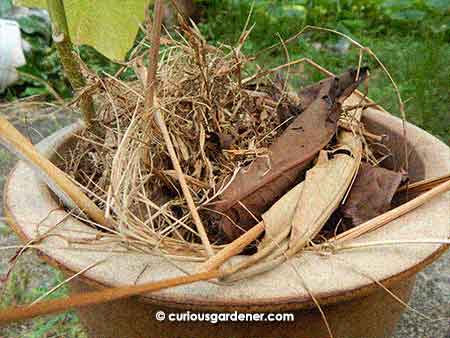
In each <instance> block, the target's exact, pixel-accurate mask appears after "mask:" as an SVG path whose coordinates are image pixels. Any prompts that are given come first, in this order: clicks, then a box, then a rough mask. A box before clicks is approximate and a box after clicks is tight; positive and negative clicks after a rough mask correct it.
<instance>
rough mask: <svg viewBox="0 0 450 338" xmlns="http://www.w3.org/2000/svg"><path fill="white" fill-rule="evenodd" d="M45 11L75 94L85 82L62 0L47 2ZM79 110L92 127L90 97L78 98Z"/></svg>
mask: <svg viewBox="0 0 450 338" xmlns="http://www.w3.org/2000/svg"><path fill="white" fill-rule="evenodd" d="M47 9H48V12H49V14H50V17H51V19H52V30H53V33H52V34H53V41H54V42H55V45H56V48H57V50H58V54H59V57H60V59H61V63H62V65H63V68H64V73H65V75H66V77H67V79H68V80H69V82H70V85H71V86H72V88H73V90H74V91H75V92H77V91H79V90H81V89H82V88H83V87H84V86H85V84H86V81H85V79H84V77H83V74H81V69H80V65H79V63H78V62H77V60H76V58H75V56H74V54H73V48H72V42H71V40H70V35H69V28H68V26H67V19H66V14H65V11H64V4H63V1H62V0H47ZM80 109H81V112H82V114H83V119H84V121H85V123H86V125H87V127H88V128H89V127H92V124H93V120H94V118H95V111H94V102H93V100H92V96H90V95H88V94H84V95H82V96H81V98H80Z"/></svg>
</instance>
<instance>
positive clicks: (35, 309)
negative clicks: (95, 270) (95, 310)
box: [0, 270, 220, 324]
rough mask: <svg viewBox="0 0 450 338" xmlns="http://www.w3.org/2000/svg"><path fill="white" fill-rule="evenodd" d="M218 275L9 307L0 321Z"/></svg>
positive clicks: (210, 273) (131, 294)
mask: <svg viewBox="0 0 450 338" xmlns="http://www.w3.org/2000/svg"><path fill="white" fill-rule="evenodd" d="M219 276H220V272H219V271H218V270H211V271H207V272H200V273H197V274H194V275H189V276H181V277H175V278H171V279H165V280H162V281H159V282H151V283H147V284H142V285H131V286H122V287H118V288H109V289H105V290H100V291H94V292H87V293H80V294H77V295H74V296H71V297H69V298H61V299H56V300H49V301H42V302H40V303H36V304H34V305H30V306H21V307H17V306H16V307H10V308H8V309H6V310H2V311H0V323H2V324H5V323H9V322H13V321H18V320H23V319H28V318H33V317H36V316H42V315H45V314H51V313H56V312H62V311H67V310H70V309H73V308H80V307H84V306H88V305H94V304H100V303H106V302H111V301H114V300H118V299H122V298H126V297H130V296H136V295H142V294H145V293H149V292H154V291H159V290H162V289H168V288H171V287H175V286H178V285H184V284H190V283H194V282H198V281H202V280H208V279H212V278H216V277H219Z"/></svg>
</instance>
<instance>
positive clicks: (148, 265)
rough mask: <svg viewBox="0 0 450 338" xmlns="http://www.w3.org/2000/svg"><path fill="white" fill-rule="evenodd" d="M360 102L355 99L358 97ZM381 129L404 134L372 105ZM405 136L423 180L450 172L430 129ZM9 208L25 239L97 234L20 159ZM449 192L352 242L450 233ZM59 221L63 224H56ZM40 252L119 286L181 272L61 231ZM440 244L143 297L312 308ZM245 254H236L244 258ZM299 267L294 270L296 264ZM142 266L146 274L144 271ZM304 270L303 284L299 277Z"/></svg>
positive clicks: (411, 266) (404, 271) (358, 289)
mask: <svg viewBox="0 0 450 338" xmlns="http://www.w3.org/2000/svg"><path fill="white" fill-rule="evenodd" d="M353 101H355V98H353ZM364 116H365V119H366V121H370V123H371V124H372V125H374V126H375V127H376V128H377V130H378V131H379V132H382V133H384V134H388V135H390V137H391V139H393V140H395V139H396V138H398V136H399V135H401V134H402V122H401V120H399V119H398V118H396V117H394V116H391V115H389V114H386V113H383V112H380V111H377V110H374V109H371V108H369V109H367V110H366V111H365V113H364ZM77 128H79V126H78V127H77V126H72V127H69V128H66V129H64V130H61V131H59V132H58V133H56V134H54V135H52V136H50V137H49V138H47V139H45V140H44V141H43V142H41V143H40V144H39V148H40V149H41V151H42V152H43V153H44V154H45V155H46V156H50V155H51V154H52V152H53V149H55V148H58V147H59V146H60V145H61V143H62V142H64V141H66V140H67V139H68V138H70V133H71V131H73V130H76V129H77ZM407 138H408V141H409V143H410V145H411V146H412V148H413V150H414V151H413V153H412V154H413V156H412V157H410V159H409V162H410V168H411V172H414V173H416V175H418V177H419V178H422V177H420V176H424V177H423V178H431V177H436V176H439V175H443V174H446V173H448V172H450V149H449V148H448V147H447V146H446V145H445V144H443V143H442V142H440V141H439V140H437V139H436V138H435V137H433V136H431V135H430V134H428V133H426V132H425V131H423V130H421V129H419V128H417V127H415V126H413V125H411V124H407ZM5 196H6V202H5V210H6V215H7V216H8V218H9V220H8V221H9V223H10V224H11V225H12V226H13V227H14V228H15V230H16V232H18V233H19V235H20V236H21V238H22V239H23V240H24V241H28V240H30V239H33V238H35V237H36V236H37V235H39V234H42V233H44V232H45V231H46V230H48V229H49V228H54V229H53V230H52V233H54V234H58V233H59V234H63V235H64V237H70V238H74V239H82V240H83V241H85V240H89V239H95V234H96V232H95V230H93V229H92V228H90V227H88V226H86V225H85V224H83V223H82V222H80V221H78V220H76V219H75V218H73V217H71V216H68V215H67V213H66V212H65V211H63V210H58V207H59V205H58V203H57V202H56V201H55V200H54V199H53V198H52V195H51V194H50V192H49V191H48V188H47V187H46V186H45V185H44V184H43V183H41V182H40V181H39V179H38V178H37V176H36V175H35V174H34V173H33V171H32V170H31V169H30V168H29V167H28V166H27V165H26V164H24V163H19V164H18V165H17V167H16V168H15V169H14V171H13V172H12V173H11V175H10V177H9V180H8V183H7V186H6V191H5ZM449 205H450V194H449V193H447V194H443V195H441V196H439V197H436V198H434V199H433V200H432V201H430V202H428V203H427V204H426V205H424V206H422V207H420V208H418V209H417V210H415V211H413V212H411V213H409V214H407V215H405V216H403V217H401V218H400V219H398V220H396V221H393V222H391V223H390V224H388V225H387V226H385V227H383V228H382V229H379V230H378V231H374V232H373V233H370V234H367V235H365V236H362V237H361V238H359V239H358V240H354V241H352V242H349V243H362V242H370V241H383V240H408V239H413V240H416V239H418V238H423V239H446V238H448V236H449V233H450V210H449ZM55 224H58V226H57V227H55ZM41 246H42V252H43V254H44V255H45V256H47V258H48V259H49V260H50V261H51V262H52V263H54V264H56V265H58V266H59V267H61V268H63V269H65V270H66V271H71V272H77V271H80V270H81V269H84V268H86V267H87V266H89V265H91V264H93V263H96V262H100V261H102V260H104V259H106V261H105V262H104V263H102V264H100V265H98V266H95V267H94V268H92V269H90V270H89V271H87V272H85V273H84V274H83V278H84V279H85V280H86V281H88V282H90V283H93V284H95V285H103V286H119V285H126V284H133V283H135V281H136V280H137V281H138V283H145V282H150V281H156V280H160V279H165V278H170V277H175V276H179V275H181V272H180V270H178V269H177V268H176V267H175V266H174V265H173V264H170V263H169V262H167V260H165V259H163V258H161V257H159V256H157V255H154V256H152V255H144V254H135V253H127V254H123V253H118V252H112V250H114V249H115V250H121V249H120V248H118V247H115V246H113V245H111V244H107V243H105V244H104V245H99V244H96V245H95V246H94V247H93V246H89V245H78V244H72V245H71V246H70V248H69V249H68V248H67V247H68V246H67V242H66V241H65V240H64V239H62V238H61V237H58V236H50V237H47V238H45V239H44V240H43V241H42V244H41ZM445 249H446V247H445V246H442V245H437V244H436V245H434V244H433V245H430V244H426V245H398V246H389V247H372V248H365V249H363V250H353V251H345V252H339V253H337V254H334V255H329V256H322V255H318V254H316V253H304V254H303V255H302V256H300V257H296V258H293V259H291V260H289V261H288V262H286V263H285V264H282V265H280V266H279V267H278V268H276V269H274V270H273V271H270V272H268V273H265V274H263V275H260V276H256V277H254V278H251V279H248V280H243V281H240V282H238V283H235V284H233V285H218V284H213V283H208V282H199V283H196V284H192V285H186V286H180V287H177V288H172V289H169V290H163V291H160V292H155V293H153V294H149V295H146V296H145V298H144V299H145V300H146V301H149V302H153V303H157V304H164V305H166V306H171V307H179V308H183V309H185V308H193V309H198V310H211V311H215V310H217V311H223V310H226V309H232V310H240V311H277V310H288V309H299V308H304V307H314V304H313V302H312V300H311V296H310V294H309V292H308V291H307V290H306V288H305V285H306V286H307V287H308V288H309V289H310V290H311V292H312V293H313V294H314V295H315V296H316V297H317V298H319V299H321V303H322V304H326V303H334V302H337V301H341V300H348V299H351V298H354V297H356V296H361V295H367V294H369V293H371V292H373V291H374V290H376V289H378V288H379V286H377V285H376V283H374V280H378V281H383V282H384V283H385V284H386V285H392V284H393V283H396V282H398V281H399V280H402V279H404V278H407V277H409V276H411V275H413V274H414V273H416V272H417V271H419V270H421V269H422V268H423V267H424V266H425V265H426V264H428V263H430V262H431V261H433V260H434V259H436V258H437V257H438V256H439V255H440V254H441V253H442V252H443V251H444V250H445ZM241 259H242V257H234V258H233V261H234V262H236V261H239V260H241ZM177 264H178V265H179V266H181V267H182V268H183V269H184V270H186V271H196V269H197V268H198V263H193V262H181V261H180V262H177ZM293 266H295V269H294V268H293ZM142 271H144V272H143V273H142ZM298 274H301V276H302V279H303V281H304V283H305V284H303V283H302V282H301V280H300V278H299V276H298Z"/></svg>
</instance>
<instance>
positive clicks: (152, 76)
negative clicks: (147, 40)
mask: <svg viewBox="0 0 450 338" xmlns="http://www.w3.org/2000/svg"><path fill="white" fill-rule="evenodd" d="M162 5H163V2H162V0H156V1H155V5H154V19H153V28H152V31H151V39H152V46H151V48H150V50H149V63H148V68H147V94H146V96H145V111H146V112H150V110H151V109H152V108H153V100H154V96H155V88H156V71H157V69H158V54H159V48H160V44H161V25H162V19H163V6H162Z"/></svg>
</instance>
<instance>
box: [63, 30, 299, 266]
mask: <svg viewBox="0 0 450 338" xmlns="http://www.w3.org/2000/svg"><path fill="white" fill-rule="evenodd" d="M244 41H245V39H242V41H241V43H242V44H243V43H244ZM166 42H167V44H166V48H164V49H163V51H162V52H161V57H160V63H159V66H158V87H157V95H156V96H157V98H158V106H159V109H160V112H161V114H162V115H163V118H164V120H165V122H166V124H167V127H168V130H169V133H170V135H171V138H172V141H173V144H174V146H175V150H176V153H177V156H178V159H179V161H180V164H181V166H182V168H183V171H184V174H185V175H186V180H187V183H188V185H189V188H190V190H191V193H192V195H193V198H194V201H195V204H196V206H197V208H198V210H199V212H200V214H201V216H202V218H203V220H204V222H205V224H206V225H207V228H208V229H209V231H210V233H209V236H210V238H211V239H212V240H213V241H214V242H215V243H213V244H215V245H213V247H214V248H215V249H217V248H219V247H220V245H219V244H220V236H218V234H217V233H216V231H215V230H214V226H213V224H212V222H209V219H208V214H207V213H206V211H208V210H210V207H209V206H210V205H211V203H213V202H214V200H215V198H216V197H217V196H218V195H219V194H220V193H221V192H222V191H223V189H224V187H225V185H226V183H227V182H229V181H230V180H231V179H232V177H233V174H234V173H235V172H236V170H237V169H238V168H239V167H242V166H245V165H248V164H249V163H251V162H252V161H253V160H254V159H255V158H256V157H257V156H265V155H266V154H267V147H268V146H269V145H270V144H271V142H272V140H273V139H274V138H275V137H276V136H277V135H279V133H280V132H281V131H282V129H283V121H286V116H287V115H289V114H291V115H292V114H295V110H296V109H298V108H296V107H298V102H295V98H296V96H294V95H291V94H290V93H289V92H288V90H287V87H286V86H285V83H284V81H283V80H282V79H280V78H279V77H278V78H277V79H276V80H272V79H271V78H270V77H267V76H266V77H265V78H264V82H261V81H260V82H258V83H251V81H248V83H251V84H247V83H246V81H245V79H243V76H244V75H245V74H246V73H247V69H248V68H249V67H248V66H249V65H250V64H251V66H252V67H253V68H255V64H252V62H251V61H249V60H248V59H247V58H246V57H245V55H243V54H242V52H241V51H240V50H241V48H240V47H239V46H238V48H231V47H229V48H227V47H224V48H216V47H212V46H210V45H208V44H206V42H205V41H204V39H203V38H202V36H201V35H200V34H199V33H198V32H197V31H196V30H195V29H190V30H188V31H184V32H183V37H181V34H180V39H177V40H175V39H170V40H169V41H166ZM142 60H143V56H142V55H141V56H137V57H135V58H134V59H133V61H132V62H130V66H131V67H132V68H133V70H134V71H135V73H136V75H137V77H138V78H139V80H137V81H134V82H123V81H121V80H119V79H118V78H116V77H108V78H102V79H100V78H98V77H94V78H93V81H92V82H93V83H95V85H93V86H91V88H90V90H91V91H92V92H93V94H94V95H95V97H96V102H98V104H99V107H98V109H97V111H98V114H99V116H100V117H99V120H100V124H101V126H102V128H101V129H102V130H103V132H104V135H102V136H101V137H99V136H98V135H93V134H90V133H88V132H85V133H84V134H83V135H81V136H80V141H79V142H78V144H77V146H76V147H75V149H74V150H73V151H72V156H70V161H68V163H66V168H65V171H66V172H68V173H70V174H71V175H72V176H73V177H74V178H75V179H76V180H77V181H78V182H79V183H81V185H82V186H84V187H86V189H87V191H88V193H89V195H90V197H91V198H92V199H93V200H95V201H96V203H97V204H98V205H99V206H100V207H101V208H103V209H104V210H106V212H107V214H108V215H109V216H111V217H112V218H113V219H114V220H115V221H116V224H117V229H114V230H115V231H118V232H119V233H120V235H121V236H122V239H124V240H125V242H126V243H127V244H128V245H129V246H130V247H133V248H136V249H138V250H142V251H149V250H151V249H152V248H155V247H157V248H159V249H161V250H162V251H163V252H165V253H167V254H174V255H186V256H192V255H193V256H198V257H200V256H202V255H203V253H202V250H203V248H202V246H201V245H200V244H198V243H199V240H198V234H197V232H196V230H195V226H194V224H193V221H192V219H191V217H190V213H189V209H188V207H187V204H186V201H185V199H184V198H183V196H182V194H181V191H180V187H179V184H178V181H177V178H176V174H175V171H174V170H173V168H172V164H171V162H170V158H169V156H168V153H167V149H166V146H165V143H164V140H163V138H162V135H161V133H160V130H159V128H158V127H157V126H156V125H155V123H154V122H153V118H152V111H145V109H144V96H145V93H144V88H145V85H144V83H145V77H146V70H145V67H143V62H142Z"/></svg>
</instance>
